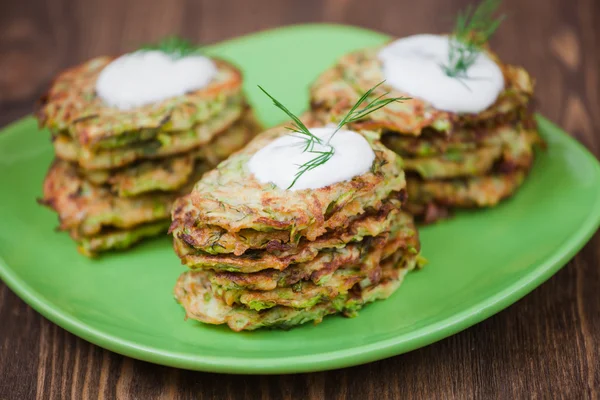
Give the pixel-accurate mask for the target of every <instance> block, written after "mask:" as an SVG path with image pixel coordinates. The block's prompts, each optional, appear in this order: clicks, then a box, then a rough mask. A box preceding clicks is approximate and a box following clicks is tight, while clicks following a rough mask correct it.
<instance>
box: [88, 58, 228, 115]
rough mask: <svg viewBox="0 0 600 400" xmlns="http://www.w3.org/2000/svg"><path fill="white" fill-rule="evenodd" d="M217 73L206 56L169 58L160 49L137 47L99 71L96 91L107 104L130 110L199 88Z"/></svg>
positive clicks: (212, 63)
mask: <svg viewBox="0 0 600 400" xmlns="http://www.w3.org/2000/svg"><path fill="white" fill-rule="evenodd" d="M216 73H217V67H216V66H215V64H214V62H213V61H212V60H211V59H210V58H208V57H204V56H196V55H195V56H188V57H183V58H172V57H171V56H169V55H168V54H166V53H163V52H162V51H155V50H153V51H137V52H135V53H129V54H125V55H123V56H121V57H119V58H117V59H116V60H114V61H113V62H111V63H110V64H108V65H107V66H106V67H105V68H104V69H103V70H102V71H101V72H100V75H99V76H98V80H97V81H96V93H97V94H98V96H100V98H101V99H102V100H104V102H105V103H107V104H108V105H109V106H111V107H117V108H119V109H121V110H129V109H132V108H135V107H140V106H143V105H146V104H152V103H156V102H158V101H161V100H165V99H168V98H171V97H176V96H182V95H184V94H186V93H188V92H192V91H194V90H198V89H201V88H203V87H205V86H206V85H207V84H208V83H209V82H210V81H211V80H212V79H213V78H214V76H215V74H216Z"/></svg>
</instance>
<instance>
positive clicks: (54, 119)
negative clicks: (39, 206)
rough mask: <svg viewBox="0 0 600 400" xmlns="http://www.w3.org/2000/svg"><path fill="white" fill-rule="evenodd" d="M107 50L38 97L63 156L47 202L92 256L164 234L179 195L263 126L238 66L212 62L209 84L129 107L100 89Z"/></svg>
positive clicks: (47, 184) (42, 118) (48, 184)
mask: <svg viewBox="0 0 600 400" xmlns="http://www.w3.org/2000/svg"><path fill="white" fill-rule="evenodd" d="M111 61H112V58H109V57H101V58H96V59H93V60H91V61H89V62H86V63H84V64H82V65H80V66H77V67H75V68H72V69H70V70H67V71H65V72H63V73H62V74H60V75H59V76H58V77H57V78H56V79H55V81H54V82H53V84H52V85H51V87H50V90H49V91H48V93H47V94H46V95H45V96H44V97H43V98H42V99H41V101H40V105H39V110H38V114H37V115H38V118H39V122H40V125H41V126H43V127H46V128H48V129H49V130H50V132H51V133H52V139H53V144H54V150H55V154H56V160H55V161H54V163H53V164H52V166H51V167H50V171H49V172H48V174H47V176H46V179H45V181H44V192H43V198H42V199H41V202H42V203H43V204H46V205H48V206H50V207H51V208H53V209H54V210H55V211H56V212H57V213H58V215H59V219H60V229H61V230H66V231H68V232H69V233H70V235H71V237H72V238H73V239H74V240H75V241H76V242H77V243H78V244H79V249H80V251H81V252H82V253H84V254H86V255H94V254H96V253H98V252H101V251H105V250H110V249H121V248H126V247H129V246H131V245H132V244H133V243H135V242H137V241H139V240H140V239H142V238H144V237H147V236H152V235H157V234H160V233H165V232H166V231H167V229H168V226H169V223H170V211H171V205H172V203H173V201H174V200H175V199H176V198H177V197H178V196H180V195H182V194H183V193H187V192H189V190H191V186H192V185H193V183H194V182H195V181H196V180H197V179H198V178H199V177H200V176H201V174H202V173H203V172H205V171H207V170H208V169H210V168H212V167H213V166H215V165H217V164H218V162H219V161H221V160H222V159H224V158H226V157H227V156H228V155H229V154H231V153H232V152H234V151H236V150H238V149H239V148H241V147H242V146H243V145H244V144H246V143H247V142H248V141H249V140H250V138H251V137H252V136H253V134H254V133H255V131H256V130H257V127H256V124H255V122H254V120H253V118H252V116H251V114H250V113H249V111H248V107H247V105H246V102H245V99H244V96H243V94H242V89H241V86H242V77H241V74H240V72H239V71H238V70H237V69H236V68H234V67H233V66H232V65H230V64H227V63H225V62H223V61H219V60H213V61H214V63H215V65H216V67H217V72H216V74H215V76H214V78H213V79H212V80H211V81H210V82H209V83H208V85H207V86H205V87H203V88H201V89H199V90H197V91H193V92H190V93H186V94H184V95H182V96H177V97H172V98H169V99H167V100H162V101H159V102H156V103H152V104H148V105H143V106H140V107H136V108H132V109H129V110H123V109H119V108H116V107H111V106H109V105H107V104H105V102H104V101H103V100H102V99H101V98H100V97H99V96H98V95H97V94H96V90H95V88H96V81H97V79H98V76H99V74H100V72H101V71H102V70H103V68H105V67H106V66H107V65H108V64H109V63H110V62H111Z"/></svg>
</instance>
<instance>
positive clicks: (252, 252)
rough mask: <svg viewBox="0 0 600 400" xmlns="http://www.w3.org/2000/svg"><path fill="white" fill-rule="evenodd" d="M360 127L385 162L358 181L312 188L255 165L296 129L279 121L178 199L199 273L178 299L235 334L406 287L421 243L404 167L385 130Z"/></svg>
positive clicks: (178, 234)
mask: <svg viewBox="0 0 600 400" xmlns="http://www.w3.org/2000/svg"><path fill="white" fill-rule="evenodd" d="M306 125H307V126H308V127H314V124H313V125H311V123H310V122H307V123H306ZM360 133H361V134H364V136H365V137H366V138H367V140H368V142H369V145H370V146H371V147H372V149H373V151H374V153H375V160H374V162H373V164H372V167H371V169H370V171H368V172H366V173H364V174H362V175H358V176H355V177H354V178H353V179H351V180H348V181H341V182H338V183H334V184H332V185H329V186H325V187H322V188H319V189H304V190H285V189H281V188H279V187H277V186H276V185H274V184H271V183H261V182H259V181H258V180H257V179H256V177H255V176H254V175H253V174H252V173H251V172H249V170H248V166H247V163H248V161H249V160H250V159H251V157H252V156H253V155H254V154H255V153H256V152H257V151H258V150H260V149H262V148H264V147H265V146H266V145H267V144H269V143H271V142H272V141H273V140H275V139H277V138H279V137H281V136H282V135H287V134H289V131H288V130H287V129H285V128H283V127H277V128H273V129H271V130H268V131H266V132H264V133H262V134H260V135H258V136H257V137H256V138H255V139H254V140H253V141H252V142H250V144H249V145H248V146H247V147H246V148H244V149H243V150H241V151H239V152H237V153H235V154H234V155H232V156H231V157H230V158H229V159H227V160H226V161H224V162H222V163H221V164H220V165H219V166H218V167H217V168H216V169H214V170H213V171H211V172H209V173H207V174H205V175H204V177H203V178H202V179H201V180H200V181H199V182H198V183H197V184H196V185H195V187H194V189H193V191H192V192H191V193H190V194H189V195H187V196H185V197H182V198H181V199H178V200H177V201H176V203H175V205H174V208H173V223H172V225H171V232H172V233H173V236H174V247H175V250H176V252H177V254H178V255H179V257H180V258H181V260H182V263H184V264H185V265H187V266H188V267H190V268H191V270H190V271H188V272H185V273H184V274H182V275H181V277H180V278H179V280H178V282H177V285H176V287H175V296H176V299H177V300H178V301H179V302H180V303H181V305H182V306H183V307H184V308H185V311H186V315H187V316H188V317H189V318H193V319H196V320H199V321H202V322H205V323H210V324H228V325H229V327H230V328H231V329H233V330H235V331H240V330H252V329H256V328H260V327H280V328H289V327H292V326H295V325H299V324H302V323H305V322H308V321H314V322H320V321H321V320H322V319H323V317H324V316H326V315H328V314H335V313H342V314H344V315H347V316H353V315H355V314H356V312H357V310H358V309H360V308H361V307H362V306H363V305H365V304H366V303H368V302H371V301H374V300H377V299H384V298H386V297H388V296H389V295H390V294H391V293H393V292H394V291H395V290H396V289H397V288H398V286H399V285H400V283H401V281H402V278H403V276H404V275H405V274H406V272H408V271H410V270H411V269H413V268H414V267H415V266H416V264H417V260H418V257H419V248H420V246H419V239H418V234H417V231H416V230H415V227H414V225H413V221H412V216H411V215H410V214H408V213H406V212H404V211H403V210H402V205H403V201H404V200H405V198H406V191H405V186H406V182H405V177H404V172H403V171H402V165H401V161H400V158H399V157H397V156H396V154H395V153H393V152H392V151H390V150H388V149H386V148H385V147H384V146H383V145H382V144H381V143H380V142H379V141H378V140H377V139H376V136H377V135H376V134H374V133H372V132H371V133H366V134H365V133H364V132H360ZM343 134H344V133H339V135H343Z"/></svg>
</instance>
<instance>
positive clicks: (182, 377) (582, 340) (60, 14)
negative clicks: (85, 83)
mask: <svg viewBox="0 0 600 400" xmlns="http://www.w3.org/2000/svg"><path fill="white" fill-rule="evenodd" d="M467 3H468V1H463V0H452V1H449V0H426V1H418V2H417V1H411V0H402V1H398V0H388V1H384V0H381V1H378V0H371V1H359V0H326V1H319V0H303V1H300V0H297V1H278V0H218V1H217V0H204V1H195V0H87V1H75V0H53V1H42V0H30V1H2V2H1V3H0V126H3V125H6V124H8V123H9V122H11V121H12V120H15V119H17V118H19V117H21V116H24V115H26V114H28V113H29V112H30V110H31V105H32V102H33V100H34V99H35V98H36V96H38V95H39V94H40V93H41V92H42V91H43V90H44V88H45V87H46V85H47V84H48V82H49V80H50V79H51V77H52V76H53V75H54V74H55V73H57V72H58V71H60V70H61V69H63V68H65V67H67V66H69V65H73V64H75V63H78V62H81V61H84V60H86V59H88V58H91V57H93V56H97V55H103V54H113V53H118V52H122V51H127V50H130V49H132V48H135V47H136V46H137V45H139V44H140V43H146V42H149V41H153V40H155V39H158V38H160V37H162V36H164V35H167V34H180V35H184V36H187V37H189V38H191V39H195V40H199V41H201V42H203V43H213V42H217V41H220V40H222V39H226V38H231V37H234V36H238V35H244V34H247V33H250V32H255V31H258V30H263V29H269V28H273V27H277V26H281V25H287V24H294V23H305V22H337V23H345V24H353V25H358V26H363V27H367V28H371V29H375V30H379V31H383V32H386V33H389V34H393V35H397V36H403V35H409V34H414V33H420V32H443V31H446V30H448V29H449V25H450V24H451V21H452V16H453V15H455V13H456V12H457V11H458V10H459V9H460V8H462V7H464V6H465V5H466V4H467ZM503 9H504V10H505V11H506V12H507V13H508V18H507V20H506V21H505V22H504V24H503V25H502V27H501V28H500V30H499V31H498V33H497V34H496V37H495V38H494V39H493V41H492V44H493V47H494V49H495V50H496V51H497V52H498V53H499V54H500V55H501V57H502V58H503V59H504V60H505V61H507V62H510V63H516V64H521V65H523V66H525V67H526V68H527V69H528V70H529V71H530V72H531V73H532V74H533V76H534V77H535V78H536V79H537V82H538V86H537V100H538V105H539V111H540V112H542V113H543V114H544V115H546V116H547V117H549V118H550V119H552V120H554V121H555V122H557V123H558V124H559V125H561V126H562V127H563V128H565V129H566V130H567V131H568V132H570V133H571V134H573V135H574V136H575V137H576V138H577V139H579V140H580V141H581V142H582V143H583V144H584V145H585V146H587V147H588V148H589V149H590V150H591V151H593V152H594V153H595V154H596V156H598V155H599V154H600V153H599V151H600V144H599V141H600V136H599V135H598V132H599V130H600V83H599V79H600V72H599V71H600V52H599V51H597V49H598V48H599V47H600V1H597V0H578V1H568V0H563V1H559V0H528V1H520V0H510V1H509V0H506V1H505V2H504V5H503ZM0 190H7V188H2V189H0ZM599 249H600V236H599V235H598V234H596V235H595V236H594V237H593V239H592V240H591V241H590V243H588V244H587V246H585V248H584V249H583V250H582V251H581V252H580V253H579V254H577V256H576V257H575V258H574V259H573V260H572V261H571V262H569V264H568V265H567V266H566V267H565V268H564V269H562V270H561V271H560V272H559V273H557V274H556V275H555V276H554V277H553V278H551V279H550V280H549V281H548V282H546V283H545V284H543V285H542V286H541V287H540V288H538V289H536V290H535V291H533V292H532V293H531V294H529V295H528V296H526V297H525V298H524V299H523V300H521V301H519V302H518V303H516V304H514V305H513V306H511V307H509V308H508V309H506V310H504V311H502V312H500V313H499V314H497V315H496V316H494V317H492V318H490V319H488V320H486V321H484V322H482V323H480V324H478V325H476V326H474V327H472V328H470V329H468V330H466V331H464V332H462V333H459V334H457V335H455V336H452V337H450V338H448V339H445V340H442V341H440V342H438V343H436V344H434V345H431V346H428V347H426V348H423V349H420V350H416V351H413V352H411V353H409V354H405V355H401V356H397V357H393V358H390V359H387V360H383V361H379V362H374V363H371V364H367V365H363V366H357V367H353V368H347V369H342V370H337V371H329V372H322V373H313V374H300V375H284V376H234V375H218V374H210V373H200V372H191V371H184V370H178V369H174V368H167V367H162V366H157V365H153V364H149V363H146V362H141V361H137V360H133V359H130V358H127V357H123V356H120V355H117V354H115V353H112V352H110V351H107V350H103V349H101V348H99V347H97V346H94V345H92V344H90V343H88V342H86V341H84V340H82V339H79V338H77V337H75V336H74V335H72V334H70V333H68V332H66V331H65V330H63V329H62V328H59V327H58V326H56V325H54V324H52V323H51V322H49V321H47V320H46V319H45V318H43V317H42V316H40V315H39V314H38V313H36V312H35V311H33V310H32V309H31V308H30V307H29V306H27V305H26V304H25V303H24V302H23V301H21V300H20V299H19V298H18V297H17V296H15V295H14V294H13V293H12V292H11V291H10V290H9V289H8V288H7V287H6V286H5V285H4V284H3V283H1V282H0V399H3V400H4V399H7V400H8V399H11V400H12V399H34V398H35V399H55V398H56V399H57V398H72V399H87V398H105V399H110V398H120V399H125V398H133V399H175V398H190V399H191V398H202V399H204V398H236V399H237V398H247V399H258V398H260V399H271V398H288V399H320V398H328V399H329V398H346V397H348V398H357V399H367V398H369V399H376V400H378V399H392V398H420V399H429V398H482V399H488V398H506V399H517V398H528V397H533V396H535V397H538V398H548V397H564V398H569V399H579V398H598V396H599V395H600V296H599V294H598V293H599V291H600V258H599Z"/></svg>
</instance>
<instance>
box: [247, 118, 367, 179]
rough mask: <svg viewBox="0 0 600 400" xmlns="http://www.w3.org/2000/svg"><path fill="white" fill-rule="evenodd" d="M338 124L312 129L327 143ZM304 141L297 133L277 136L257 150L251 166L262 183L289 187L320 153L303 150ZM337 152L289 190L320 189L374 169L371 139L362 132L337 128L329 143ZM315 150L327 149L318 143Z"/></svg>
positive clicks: (249, 165) (306, 173)
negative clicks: (299, 172)
mask: <svg viewBox="0 0 600 400" xmlns="http://www.w3.org/2000/svg"><path fill="white" fill-rule="evenodd" d="M334 130H335V127H323V128H312V129H311V130H310V132H311V133H312V134H313V135H315V136H317V137H318V138H319V139H321V140H322V141H323V143H326V142H327V140H328V139H329V138H330V137H331V135H332V133H333V132H334ZM305 143H306V142H305V141H304V140H302V139H301V138H298V137H296V136H291V135H286V136H282V137H280V138H277V139H276V140H274V141H273V142H271V143H269V144H268V145H267V146H265V147H263V148H262V149H260V150H259V151H257V152H256V153H255V154H254V155H253V156H252V158H251V159H250V160H249V161H248V164H247V166H248V169H249V170H250V172H252V173H253V174H254V176H255V177H256V179H257V180H258V181H259V182H261V183H274V184H275V185H277V186H278V187H279V188H281V189H287V188H288V187H289V186H290V185H291V183H292V182H293V181H294V178H295V176H296V173H297V172H298V170H299V168H300V167H299V166H300V165H302V164H304V163H306V162H307V161H310V160H312V159H313V158H314V157H315V156H317V154H314V153H309V152H303V150H304V145H305ZM329 144H330V145H331V146H333V148H334V149H335V153H334V155H333V157H331V159H329V161H327V162H326V163H325V164H322V165H320V166H318V167H316V168H315V169H313V170H310V171H308V172H305V173H304V174H302V176H300V178H299V179H298V180H297V181H296V183H295V184H294V186H293V187H291V188H290V190H302V189H318V188H322V187H325V186H329V185H332V184H334V183H337V182H343V181H348V180H350V179H352V178H353V177H355V176H358V175H362V174H364V173H365V172H367V171H369V170H370V169H371V165H372V164H373V160H375V153H374V152H373V149H372V148H371V145H370V144H369V142H368V141H367V140H366V139H365V138H364V137H363V136H362V135H360V134H358V133H356V132H353V131H349V130H343V129H342V130H340V131H338V132H337V133H336V134H335V135H334V136H333V138H332V139H331V141H330V142H329ZM314 150H315V151H322V150H327V147H326V146H324V145H318V144H317V145H315V148H314Z"/></svg>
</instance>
